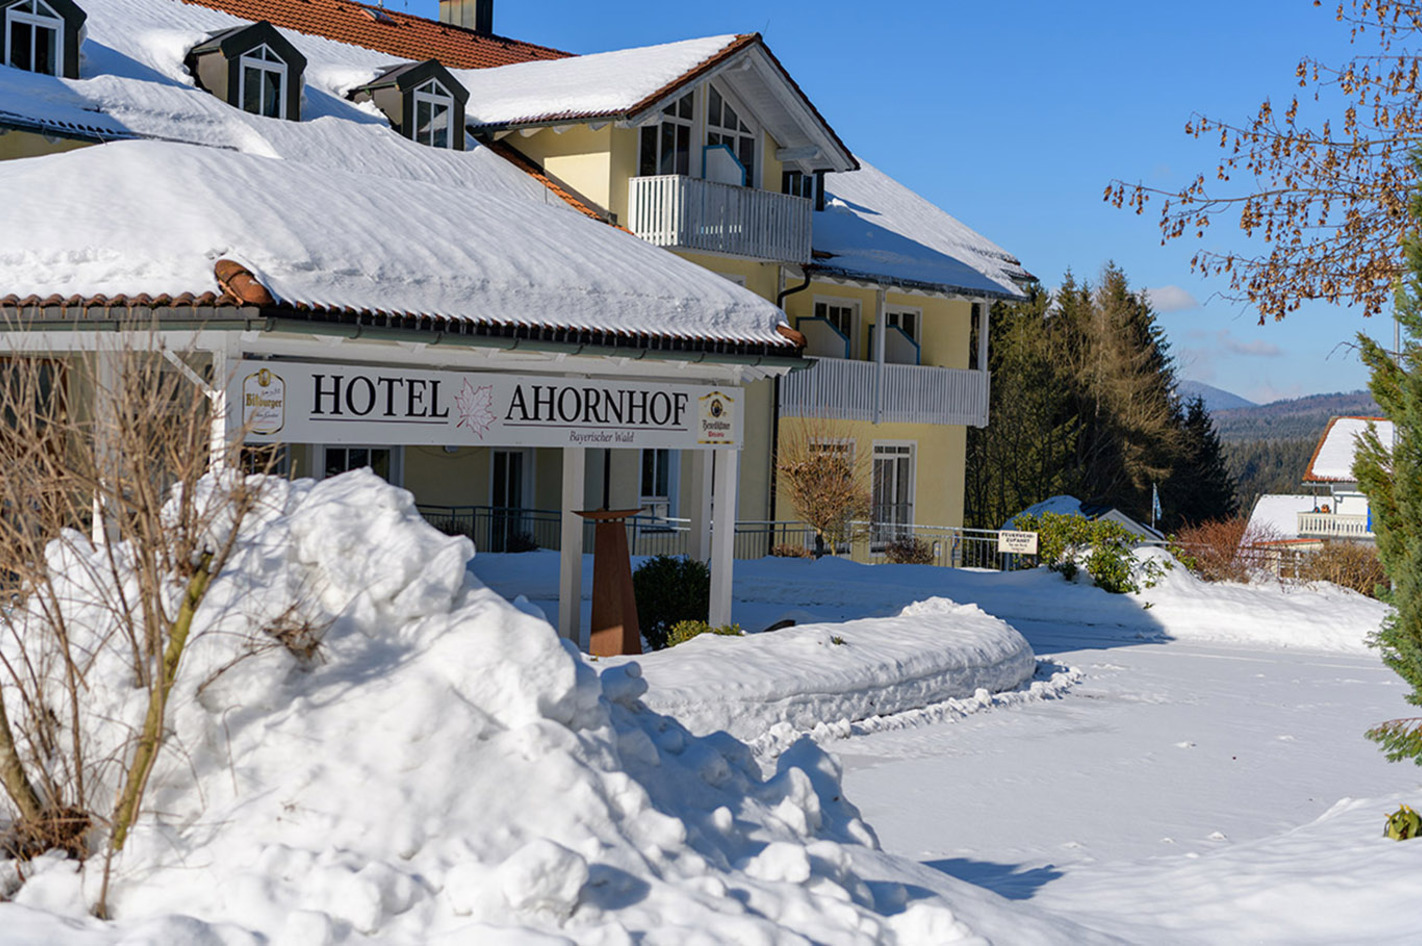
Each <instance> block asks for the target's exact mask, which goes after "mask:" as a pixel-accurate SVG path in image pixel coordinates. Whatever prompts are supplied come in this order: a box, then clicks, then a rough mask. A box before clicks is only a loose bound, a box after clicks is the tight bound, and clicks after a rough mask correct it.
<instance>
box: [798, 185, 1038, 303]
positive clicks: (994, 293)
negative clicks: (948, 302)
mask: <svg viewBox="0 0 1422 946" xmlns="http://www.w3.org/2000/svg"><path fill="white" fill-rule="evenodd" d="M859 165H860V169H859V170H858V171H849V172H843V173H836V174H829V175H826V177H825V209H824V211H823V212H820V213H816V214H815V217H814V236H813V241H814V249H815V253H816V254H817V260H816V263H815V266H816V268H817V269H820V270H824V271H828V272H831V273H838V274H842V275H846V276H850V277H855V276H862V277H868V278H870V279H878V280H883V279H887V280H892V281H897V282H899V283H901V284H904V285H906V286H909V287H913V286H915V285H918V286H924V287H928V288H937V289H942V290H947V291H952V292H961V293H963V294H966V295H983V296H990V297H1003V298H1013V299H1017V298H1023V297H1024V295H1025V294H1024V293H1023V291H1022V290H1021V288H1019V287H1018V286H1017V284H1016V283H1015V282H1014V280H1016V279H1024V278H1027V277H1028V275H1029V274H1028V272H1027V270H1025V269H1024V268H1023V267H1022V264H1021V263H1020V262H1018V260H1017V258H1016V257H1015V256H1013V255H1012V254H1011V253H1009V252H1007V251H1006V250H1004V249H1003V248H1002V247H1000V246H998V245H997V244H996V243H993V242H992V241H991V240H989V239H988V238H987V237H984V236H982V235H981V234H979V233H977V232H975V231H974V230H972V229H971V228H970V227H968V226H966V225H964V224H963V223H962V222H960V221H959V220H957V219H956V218H955V217H953V216H951V215H949V214H948V213H946V212H944V211H943V210H942V209H941V208H939V207H937V206H935V205H934V204H932V203H930V202H929V201H927V200H925V199H924V198H922V197H920V196H919V195H918V194H915V193H914V192H913V191H911V190H909V189H908V188H907V187H905V186H903V185H902V184H900V183H899V182H898V181H896V180H894V179H893V178H891V177H889V176H888V175H887V174H885V173H884V172H883V171H880V170H879V169H878V168H876V167H874V166H872V165H870V164H868V163H866V162H865V161H864V160H863V159H862V158H860V159H859ZM824 253H828V254H830V256H829V257H828V258H818V257H819V254H824Z"/></svg>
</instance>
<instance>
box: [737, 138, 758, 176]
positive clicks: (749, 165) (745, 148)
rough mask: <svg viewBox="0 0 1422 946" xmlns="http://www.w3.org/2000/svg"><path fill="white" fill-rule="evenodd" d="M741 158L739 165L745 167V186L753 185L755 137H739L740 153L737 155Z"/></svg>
mask: <svg viewBox="0 0 1422 946" xmlns="http://www.w3.org/2000/svg"><path fill="white" fill-rule="evenodd" d="M737 157H739V158H740V159H741V166H742V167H744V168H745V169H746V186H748V187H754V186H755V139H754V138H742V139H741V153H740V154H739V155H737Z"/></svg>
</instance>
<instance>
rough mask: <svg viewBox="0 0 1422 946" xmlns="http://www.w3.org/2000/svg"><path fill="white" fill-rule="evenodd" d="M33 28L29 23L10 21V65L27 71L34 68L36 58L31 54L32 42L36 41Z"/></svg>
mask: <svg viewBox="0 0 1422 946" xmlns="http://www.w3.org/2000/svg"><path fill="white" fill-rule="evenodd" d="M32 30H33V27H31V26H30V24H28V23H20V22H18V21H15V20H11V21H10V65H12V66H14V67H15V68H16V69H24V70H25V71H26V72H30V71H32V70H33V69H34V58H33V57H32V56H31V55H30V50H31V46H30V44H31V43H32V42H33V41H34V35H33V33H32Z"/></svg>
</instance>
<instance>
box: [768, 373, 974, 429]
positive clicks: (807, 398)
mask: <svg viewBox="0 0 1422 946" xmlns="http://www.w3.org/2000/svg"><path fill="white" fill-rule="evenodd" d="M879 369H880V366H879V365H877V364H875V363H874V362H872V361H848V360H845V359H842V358H817V359H815V364H814V366H813V367H811V368H807V369H806V370H804V371H796V372H793V373H791V374H789V375H786V376H785V377H784V378H783V379H782V380H781V382H780V408H781V411H782V412H783V413H784V414H785V415H786V416H789V417H827V418H831V419H834V420H867V421H874V420H878V421H879V422H881V423H890V424H892V423H900V424H963V425H967V426H970V427H983V426H986V425H987V421H988V386H989V383H990V380H991V379H990V376H989V375H988V373H987V372H985V371H968V370H964V369H961V368H936V367H932V366H928V365H890V364H885V365H883V366H882V369H883V372H884V402H883V404H882V405H880V410H878V411H876V410H875V406H876V405H875V403H874V396H875V391H876V389H877V384H876V378H877V375H876V372H877V371H878V370H879ZM876 414H877V415H878V416H877V417H876V416H875V415H876Z"/></svg>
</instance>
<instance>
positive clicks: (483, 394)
mask: <svg viewBox="0 0 1422 946" xmlns="http://www.w3.org/2000/svg"><path fill="white" fill-rule="evenodd" d="M454 408H455V410H457V411H459V423H457V424H455V425H454V426H455V427H456V428H459V427H468V428H469V430H470V431H471V432H472V433H473V434H474V436H476V437H478V438H480V439H483V437H484V435H485V434H486V433H488V432H489V428H490V427H492V426H494V420H495V417H494V386H493V385H492V384H486V385H483V386H482V387H477V388H476V387H474V385H472V384H470V383H469V379H468V378H465V379H464V386H463V387H461V388H460V389H459V393H458V394H456V395H455V396H454Z"/></svg>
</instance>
